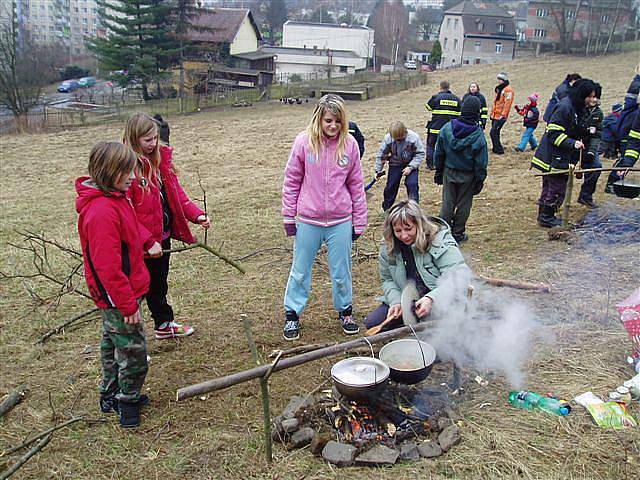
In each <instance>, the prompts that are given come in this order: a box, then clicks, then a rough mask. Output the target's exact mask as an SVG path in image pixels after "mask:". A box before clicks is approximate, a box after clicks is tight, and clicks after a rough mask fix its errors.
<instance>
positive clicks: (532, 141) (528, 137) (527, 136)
mask: <svg viewBox="0 0 640 480" xmlns="http://www.w3.org/2000/svg"><path fill="white" fill-rule="evenodd" d="M534 130H535V128H533V127H527V128H526V129H525V131H524V133H523V134H522V138H521V139H520V145H518V149H519V150H522V151H523V152H524V149H525V148H527V143H528V144H529V145H531V150H535V149H536V148H538V141H537V140H536V137H534V136H533V131H534Z"/></svg>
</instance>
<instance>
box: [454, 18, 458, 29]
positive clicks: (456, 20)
mask: <svg viewBox="0 0 640 480" xmlns="http://www.w3.org/2000/svg"><path fill="white" fill-rule="evenodd" d="M453 28H458V19H457V18H456V19H455V20H454V21H453Z"/></svg>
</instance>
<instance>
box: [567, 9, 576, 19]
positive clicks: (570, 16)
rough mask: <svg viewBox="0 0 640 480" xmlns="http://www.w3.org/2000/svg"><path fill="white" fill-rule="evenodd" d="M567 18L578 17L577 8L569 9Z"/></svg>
mask: <svg viewBox="0 0 640 480" xmlns="http://www.w3.org/2000/svg"><path fill="white" fill-rule="evenodd" d="M567 18H568V19H569V20H571V19H573V18H576V11H575V10H567Z"/></svg>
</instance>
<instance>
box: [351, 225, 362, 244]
mask: <svg viewBox="0 0 640 480" xmlns="http://www.w3.org/2000/svg"><path fill="white" fill-rule="evenodd" d="M360 235H362V234H361V233H356V229H355V228H353V227H351V240H352V241H353V242H355V241H356V240H358V239H359V238H360Z"/></svg>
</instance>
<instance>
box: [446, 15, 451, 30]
mask: <svg viewBox="0 0 640 480" xmlns="http://www.w3.org/2000/svg"><path fill="white" fill-rule="evenodd" d="M450 26H451V17H449V18H447V28H449V27H450Z"/></svg>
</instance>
